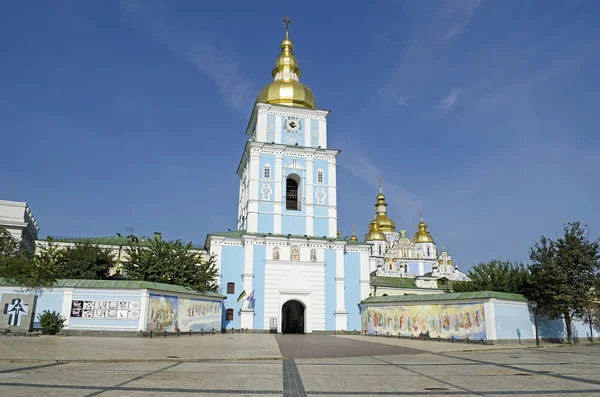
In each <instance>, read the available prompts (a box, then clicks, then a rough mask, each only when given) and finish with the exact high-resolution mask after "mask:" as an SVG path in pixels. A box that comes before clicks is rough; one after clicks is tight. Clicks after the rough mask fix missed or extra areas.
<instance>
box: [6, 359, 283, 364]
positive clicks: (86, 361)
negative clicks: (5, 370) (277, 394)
mask: <svg viewBox="0 0 600 397" xmlns="http://www.w3.org/2000/svg"><path fill="white" fill-rule="evenodd" d="M281 360H284V358H283V357H267V358H265V357H258V358H252V357H240V358H223V359H220V358H142V359H136V358H122V359H121V358H116V359H63V360H48V359H35V358H31V359H29V358H0V364H3V363H4V364H70V363H79V364H103V363H108V364H120V363H161V362H172V363H204V362H207V363H210V362H215V363H218V362H247V361H281Z"/></svg>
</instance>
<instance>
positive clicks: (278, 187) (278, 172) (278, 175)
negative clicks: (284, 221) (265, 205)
mask: <svg viewBox="0 0 600 397" xmlns="http://www.w3.org/2000/svg"><path fill="white" fill-rule="evenodd" d="M282 163H283V155H282V154H281V153H276V154H275V168H274V172H275V174H274V176H275V182H274V185H275V189H274V192H273V194H274V196H273V201H274V203H275V204H274V205H273V213H274V214H275V215H273V233H274V234H281V211H282V204H281V203H282V202H283V165H282Z"/></svg>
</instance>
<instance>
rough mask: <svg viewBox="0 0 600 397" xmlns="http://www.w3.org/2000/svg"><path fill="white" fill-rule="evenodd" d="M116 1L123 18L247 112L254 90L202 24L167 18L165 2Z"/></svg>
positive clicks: (231, 102) (234, 104) (232, 103)
mask: <svg viewBox="0 0 600 397" xmlns="http://www.w3.org/2000/svg"><path fill="white" fill-rule="evenodd" d="M118 4H119V7H120V9H121V12H122V16H123V19H124V20H125V21H127V22H128V23H130V24H131V25H132V26H134V27H135V28H136V29H137V30H139V31H141V32H143V33H144V34H147V35H149V36H150V37H152V38H153V39H155V40H156V41H158V42H159V43H160V44H162V45H163V46H164V47H166V48H168V49H169V50H171V51H172V52H173V53H174V54H176V55H178V56H181V57H183V58H185V59H187V60H188V61H189V62H191V63H192V64H193V65H194V66H195V67H196V69H198V70H199V71H200V72H202V73H204V74H205V75H206V76H207V77H208V78H210V79H211V80H212V81H213V82H214V84H215V85H216V86H217V87H218V88H219V91H220V92H221V95H222V96H223V98H224V99H225V101H226V102H227V103H228V105H229V106H231V107H232V108H233V109H235V110H237V111H239V112H240V113H243V114H245V113H247V110H248V103H252V102H253V99H254V92H255V91H256V90H254V89H252V87H251V86H250V83H249V82H248V80H247V79H246V78H245V77H244V76H243V75H242V73H241V72H240V70H239V69H240V68H239V64H238V62H237V60H236V59H235V57H234V56H232V54H230V53H227V51H226V50H224V49H223V48H224V45H223V44H224V43H222V42H221V41H220V40H219V39H217V38H216V37H214V36H213V35H212V34H211V33H210V32H208V31H207V30H205V29H204V28H202V27H201V26H198V25H197V26H188V25H186V24H185V23H184V22H183V21H181V20H175V19H173V18H169V17H168V15H169V13H168V12H166V8H167V3H166V2H163V1H160V0H156V1H141V0H121V1H120V2H119V3H118Z"/></svg>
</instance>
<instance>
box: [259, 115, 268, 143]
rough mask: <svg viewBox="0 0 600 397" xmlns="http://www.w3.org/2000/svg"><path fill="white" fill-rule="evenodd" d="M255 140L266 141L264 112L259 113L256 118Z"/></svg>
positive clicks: (265, 117)
mask: <svg viewBox="0 0 600 397" xmlns="http://www.w3.org/2000/svg"><path fill="white" fill-rule="evenodd" d="M256 140H257V141H259V142H266V141H267V113H266V112H265V111H259V112H258V116H257V117H256Z"/></svg>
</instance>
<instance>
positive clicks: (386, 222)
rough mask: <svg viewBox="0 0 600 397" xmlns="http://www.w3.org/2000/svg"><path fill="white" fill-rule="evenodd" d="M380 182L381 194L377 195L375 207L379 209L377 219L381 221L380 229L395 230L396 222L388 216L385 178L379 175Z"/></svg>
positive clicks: (385, 230) (384, 230)
mask: <svg viewBox="0 0 600 397" xmlns="http://www.w3.org/2000/svg"><path fill="white" fill-rule="evenodd" d="M377 181H378V182H379V194H378V195H377V202H376V203H375V208H376V211H377V221H378V222H379V230H381V231H383V232H395V231H396V223H395V222H394V221H393V220H391V219H390V218H388V216H387V210H386V207H387V203H386V202H385V196H384V195H383V178H382V177H378V178H377Z"/></svg>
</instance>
